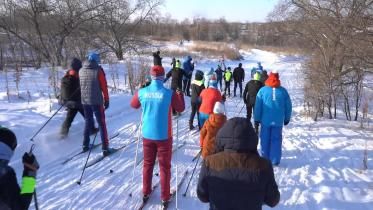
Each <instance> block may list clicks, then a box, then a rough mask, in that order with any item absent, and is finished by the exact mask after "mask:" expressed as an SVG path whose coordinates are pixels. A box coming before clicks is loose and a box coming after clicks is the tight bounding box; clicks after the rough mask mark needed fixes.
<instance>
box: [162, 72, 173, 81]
mask: <svg viewBox="0 0 373 210" xmlns="http://www.w3.org/2000/svg"><path fill="white" fill-rule="evenodd" d="M171 75H172V69H171V70H170V71H169V72H167V74H166V78H165V79H164V80H163V82H164V83H165V82H167V80H168V79H169V78H170V77H171Z"/></svg>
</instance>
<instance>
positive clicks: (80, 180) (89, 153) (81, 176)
mask: <svg viewBox="0 0 373 210" xmlns="http://www.w3.org/2000/svg"><path fill="white" fill-rule="evenodd" d="M96 137H97V133H96V134H95V137H94V138H93V143H92V145H95V141H96ZM92 149H93V146H91V148H90V149H89V152H88V156H87V160H86V161H85V164H84V168H83V171H82V174H81V175H80V179H79V181H77V182H76V183H77V184H78V185H80V184H81V183H82V178H83V174H84V171H85V169H86V166H87V164H88V160H89V156H90V155H91V152H92Z"/></svg>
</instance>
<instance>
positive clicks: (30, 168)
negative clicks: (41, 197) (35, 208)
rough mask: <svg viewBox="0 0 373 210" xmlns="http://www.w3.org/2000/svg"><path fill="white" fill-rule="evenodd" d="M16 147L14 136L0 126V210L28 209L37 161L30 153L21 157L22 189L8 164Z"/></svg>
mask: <svg viewBox="0 0 373 210" xmlns="http://www.w3.org/2000/svg"><path fill="white" fill-rule="evenodd" d="M16 147H17V138H16V136H15V134H14V133H13V132H12V131H11V130H9V129H7V128H4V127H1V126H0V209H12V210H25V209H28V208H29V205H30V203H31V200H32V195H33V194H34V190H35V185H36V178H35V177H36V172H37V170H38V169H39V164H38V161H37V160H36V158H35V156H34V155H33V154H32V153H25V154H24V155H23V157H22V162H23V165H24V167H23V168H24V169H23V175H22V187H20V186H19V185H18V183H17V177H16V173H15V172H14V170H13V168H11V167H10V166H9V165H8V164H9V161H10V159H11V158H12V156H13V153H14V150H15V149H16Z"/></svg>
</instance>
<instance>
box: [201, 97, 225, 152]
mask: <svg viewBox="0 0 373 210" xmlns="http://www.w3.org/2000/svg"><path fill="white" fill-rule="evenodd" d="M224 110H225V108H224V105H223V103H221V102H216V103H215V106H214V112H213V113H212V114H210V116H209V119H208V120H207V121H206V122H205V124H204V125H203V128H202V130H201V135H200V146H201V149H202V153H201V154H202V157H203V158H205V157H207V156H209V155H212V154H214V153H215V137H216V134H217V133H218V131H219V129H220V128H221V127H223V125H224V123H225V122H226V121H227V117H226V116H225V111H224Z"/></svg>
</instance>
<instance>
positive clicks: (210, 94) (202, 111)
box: [198, 73, 223, 127]
mask: <svg viewBox="0 0 373 210" xmlns="http://www.w3.org/2000/svg"><path fill="white" fill-rule="evenodd" d="M199 101H200V102H201V106H200V107H199V118H198V120H199V124H200V126H201V127H203V124H204V123H205V121H206V120H207V119H208V118H209V115H210V114H211V113H212V112H213V109H214V105H215V103H216V102H217V101H223V97H222V95H221V93H220V91H219V90H218V82H217V79H216V75H215V73H214V74H212V75H211V77H210V80H209V82H208V88H206V89H204V90H203V91H202V92H201V94H200V96H199Z"/></svg>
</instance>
